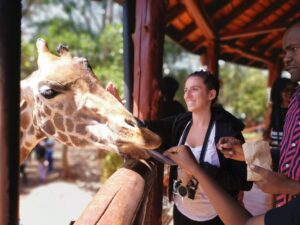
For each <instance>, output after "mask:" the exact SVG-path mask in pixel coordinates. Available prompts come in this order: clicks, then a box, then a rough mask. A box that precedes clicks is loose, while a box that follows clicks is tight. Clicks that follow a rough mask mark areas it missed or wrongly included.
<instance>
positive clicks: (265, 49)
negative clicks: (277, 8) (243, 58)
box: [260, 33, 282, 55]
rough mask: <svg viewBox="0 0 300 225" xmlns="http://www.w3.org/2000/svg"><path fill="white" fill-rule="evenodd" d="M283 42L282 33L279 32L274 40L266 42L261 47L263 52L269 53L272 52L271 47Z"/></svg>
mask: <svg viewBox="0 0 300 225" xmlns="http://www.w3.org/2000/svg"><path fill="white" fill-rule="evenodd" d="M281 42H282V33H279V34H277V35H275V36H274V38H273V40H272V41H270V42H269V43H268V44H266V45H265V46H263V47H262V48H260V49H261V51H262V52H265V53H266V55H267V54H268V53H270V50H271V49H273V48H274V47H275V46H276V45H280V43H281ZM280 48H281V46H280Z"/></svg>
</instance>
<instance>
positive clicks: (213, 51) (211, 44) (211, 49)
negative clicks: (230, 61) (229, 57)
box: [201, 39, 220, 76]
mask: <svg viewBox="0 0 300 225" xmlns="http://www.w3.org/2000/svg"><path fill="white" fill-rule="evenodd" d="M219 51H220V45H219V41H218V40H217V39H214V40H210V41H208V42H207V48H206V54H205V55H202V56H201V62H202V64H204V65H206V66H207V70H208V71H209V72H211V73H213V74H214V75H216V76H219V63H218V61H219Z"/></svg>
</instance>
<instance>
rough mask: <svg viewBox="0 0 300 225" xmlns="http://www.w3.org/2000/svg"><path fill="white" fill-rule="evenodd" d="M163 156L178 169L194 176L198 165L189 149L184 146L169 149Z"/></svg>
mask: <svg viewBox="0 0 300 225" xmlns="http://www.w3.org/2000/svg"><path fill="white" fill-rule="evenodd" d="M164 155H166V156H167V157H169V158H170V159H172V160H173V161H174V162H175V163H176V164H177V165H178V166H179V167H181V168H182V169H184V170H185V171H187V172H188V173H189V174H194V173H195V171H196V170H197V169H198V163H197V161H196V159H195V157H194V155H193V153H192V152H191V150H190V148H189V147H187V146H185V145H181V146H175V147H172V148H169V149H168V150H167V151H165V152H164Z"/></svg>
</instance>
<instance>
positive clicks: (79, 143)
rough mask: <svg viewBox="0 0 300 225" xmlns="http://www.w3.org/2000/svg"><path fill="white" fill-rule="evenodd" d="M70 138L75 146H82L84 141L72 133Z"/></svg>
mask: <svg viewBox="0 0 300 225" xmlns="http://www.w3.org/2000/svg"><path fill="white" fill-rule="evenodd" d="M69 137H70V139H71V142H72V143H73V144H74V145H75V146H84V141H83V140H82V139H80V138H78V137H76V136H74V135H70V136H69Z"/></svg>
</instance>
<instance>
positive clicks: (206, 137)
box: [199, 118, 214, 164]
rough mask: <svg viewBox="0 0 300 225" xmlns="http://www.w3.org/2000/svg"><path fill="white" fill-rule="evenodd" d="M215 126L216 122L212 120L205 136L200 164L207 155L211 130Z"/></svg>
mask: <svg viewBox="0 0 300 225" xmlns="http://www.w3.org/2000/svg"><path fill="white" fill-rule="evenodd" d="M213 124H214V120H213V118H211V119H210V121H209V125H208V128H207V131H206V134H205V138H204V142H203V145H202V150H201V154H200V159H199V163H200V164H201V163H203V162H204V157H205V155H206V150H207V143H208V139H209V136H210V132H211V129H212V127H213Z"/></svg>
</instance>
